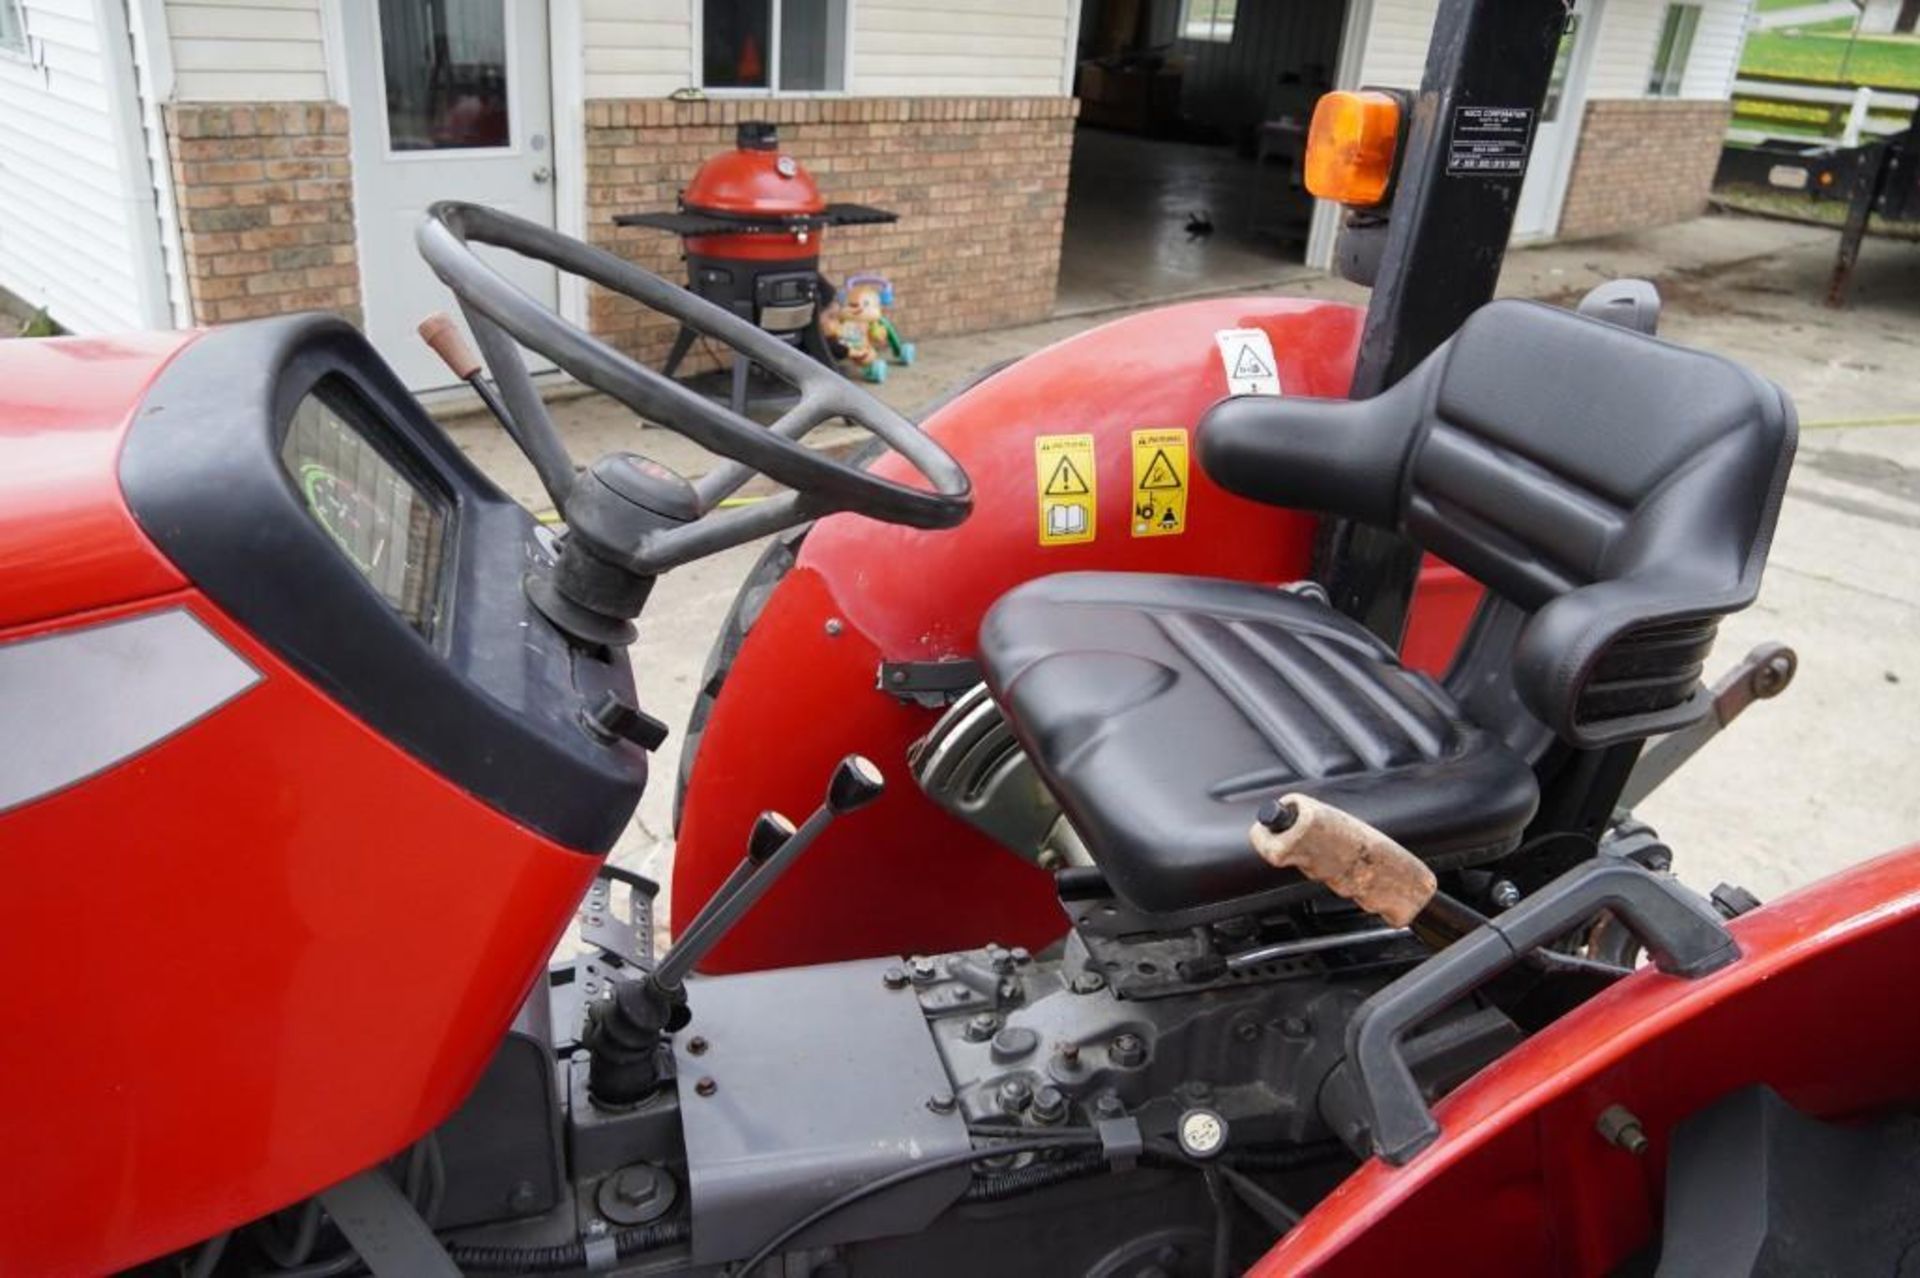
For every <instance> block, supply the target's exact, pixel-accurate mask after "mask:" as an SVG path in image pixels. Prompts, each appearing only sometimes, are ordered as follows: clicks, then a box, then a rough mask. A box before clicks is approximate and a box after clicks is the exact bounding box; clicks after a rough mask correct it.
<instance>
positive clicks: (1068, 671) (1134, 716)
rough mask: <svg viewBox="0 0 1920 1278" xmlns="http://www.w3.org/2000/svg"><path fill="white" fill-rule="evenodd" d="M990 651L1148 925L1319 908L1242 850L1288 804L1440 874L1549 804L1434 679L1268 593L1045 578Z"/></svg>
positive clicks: (985, 638)
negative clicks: (1288, 907) (1335, 815)
mask: <svg viewBox="0 0 1920 1278" xmlns="http://www.w3.org/2000/svg"><path fill="white" fill-rule="evenodd" d="M981 655H982V657H983V659H984V663H985V666H986V672H987V680H988V683H989V685H990V686H991V688H992V690H993V692H994V695H995V696H996V698H997V699H998V700H999V702H1000V705H1001V706H1002V708H1003V709H1004V710H1005V712H1006V714H1007V717H1008V719H1009V720H1010V722H1011V723H1012V724H1013V727H1014V730H1015V732H1016V734H1017V735H1018V736H1019V738H1020V740H1021V742H1022V744H1023V745H1024V746H1025V747H1026V749H1027V752H1028V754H1029V755H1030V756H1031V757H1032V759H1033V763H1034V766H1035V768H1036V769H1037V770H1038V771H1039V773H1040V775H1041V777H1042V778H1043V779H1044V780H1045V781H1046V782H1047V784H1048V786H1049V788H1051V790H1052V791H1053V793H1054V794H1055V796H1057V797H1058V799H1059V800H1060V803H1061V806H1062V807H1063V809H1064V810H1065V812H1066V814H1067V816H1068V817H1069V818H1070V819H1071V820H1072V822H1073V824H1074V827H1075V829H1076V830H1077V831H1078V832H1079V834H1080V836H1081V838H1082V839H1084V840H1085V841H1086V844H1087V847H1088V850H1089V851H1090V852H1091V853H1092V855H1093V857H1094V860H1095V862H1096V863H1097V864H1098V866H1099V867H1100V869H1101V871H1102V873H1103V874H1105V876H1106V878H1107V881H1108V883H1109V884H1110V885H1111V886H1112V888H1113V890H1114V892H1115V894H1116V895H1117V896H1119V898H1120V899H1121V900H1122V901H1124V902H1126V903H1127V904H1128V905H1131V906H1133V907H1134V908H1135V909H1138V910H1141V911H1145V912H1147V913H1150V914H1159V915H1179V914H1182V913H1188V912H1192V911H1196V910H1203V909H1204V910H1206V911H1207V912H1208V913H1209V914H1213V913H1216V912H1218V907H1222V906H1225V905H1228V904H1229V903H1232V904H1233V905H1236V906H1240V907H1250V908H1264V907H1265V906H1267V905H1268V904H1274V905H1277V904H1282V903H1284V902H1285V901H1287V900H1290V899H1295V898H1297V897H1300V896H1303V895H1306V894H1307V893H1308V891H1309V890H1310V889H1311V885H1309V884H1306V883H1305V882H1304V881H1302V880H1301V879H1300V878H1299V877H1298V876H1297V875H1295V874H1293V873H1292V872H1290V871H1287V872H1283V871H1277V870H1274V869H1272V868H1271V867H1269V866H1268V865H1266V864H1265V863H1264V862H1262V861H1261V860H1260V859H1259V857H1258V856H1256V855H1255V854H1254V852H1253V850H1252V847H1251V846H1250V844H1249V842H1248V838H1247V830H1248V827H1249V826H1250V825H1251V824H1252V821H1253V816H1254V813H1255V811H1256V810H1257V809H1258V808H1259V806H1260V804H1261V802H1262V801H1263V800H1265V799H1267V798H1269V797H1271V796H1274V795H1278V794H1284V793H1289V792H1301V793H1306V794H1311V795H1313V796H1314V797H1316V798H1319V799H1322V800H1325V801H1326V802H1328V803H1331V804H1334V805H1335V806H1337V807H1340V808H1344V809H1346V810H1347V811H1349V812H1351V813H1353V814H1354V815H1356V816H1358V817H1360V818H1362V819H1363V820H1366V821H1368V822H1370V823H1372V824H1373V825H1375V826H1376V827H1378V828H1379V829H1381V830H1383V831H1385V832H1386V833H1387V834H1389V835H1391V836H1393V837H1394V838H1395V839H1397V840H1399V841H1400V842H1401V843H1402V844H1404V845H1405V846H1406V847H1407V848H1408V849H1410V850H1411V851H1413V852H1414V853H1416V854H1417V855H1419V856H1420V857H1421V858H1422V859H1424V860H1426V861H1428V862H1429V863H1430V864H1433V865H1434V866H1436V867H1437V868H1446V867H1450V866H1459V865H1467V864H1471V863H1474V862H1476V861H1481V860H1487V859H1491V858H1493V857H1496V856H1499V855H1501V854H1503V853H1505V852H1507V851H1510V850H1511V849H1512V848H1513V847H1514V846H1516V845H1517V844H1518V842H1519V839H1520V834H1521V831H1522V829H1523V828H1524V827H1525V825H1526V823H1527V821H1528V820H1529V819H1530V818H1531V817H1532V815H1533V812H1534V809H1535V808H1536V807H1537V806H1538V803H1539V791H1538V787H1537V784H1536V782H1535V780H1534V776H1533V772H1532V770H1531V769H1530V768H1529V766H1528V764H1527V762H1526V761H1525V760H1524V759H1522V758H1521V757H1520V756H1518V755H1517V754H1515V753H1513V752H1512V751H1511V750H1509V749H1508V748H1507V747H1506V746H1505V745H1504V744H1503V743H1502V742H1501V741H1500V740H1499V739H1498V738H1497V737H1496V736H1494V735H1493V734H1492V733H1490V732H1487V731H1485V730H1483V729H1482V728H1480V727H1478V726H1476V725H1475V724H1473V723H1471V722H1469V721H1468V720H1467V719H1466V718H1465V717H1464V716H1463V714H1462V713H1461V711H1460V709H1459V707H1458V706H1456V705H1455V704H1454V702H1453V701H1452V699H1451V698H1450V697H1448V695H1447V694H1446V693H1445V692H1444V691H1442V690H1441V689H1440V687H1439V686H1438V685H1437V684H1435V683H1434V682H1433V680H1431V679H1429V678H1428V677H1427V676H1426V675H1424V674H1420V673H1418V672H1415V671H1410V670H1407V669H1406V668H1405V667H1403V666H1402V665H1400V663H1399V661H1398V660H1397V659H1396V658H1395V656H1394V654H1393V653H1392V652H1391V651H1390V650H1388V649H1387V648H1386V647H1385V646H1384V645H1383V644H1381V643H1380V641H1379V640H1378V639H1376V638H1374V636H1373V635H1372V634H1371V633H1369V632H1368V631H1367V630H1365V629H1364V628H1363V627H1361V626H1359V625H1358V624H1356V623H1354V622H1352V621H1350V620H1348V619H1347V618H1345V617H1343V616H1341V615H1340V614H1339V613H1336V612H1335V611H1333V610H1332V609H1331V608H1328V607H1326V606H1325V605H1322V604H1319V603H1317V602H1314V601H1312V600H1309V599H1306V598H1303V597H1301V596H1297V595H1292V594H1288V593H1285V592H1283V591H1279V590H1277V589H1274V588H1271V587H1265V586H1256V585H1249V584H1246V583H1242V582H1232V581H1219V580H1212V579H1206V578H1193V577H1174V576H1157V575H1149V574H1141V573H1066V574H1061V575H1059V576H1053V577H1043V578H1040V579H1038V580H1036V581H1032V582H1029V583H1027V584H1026V585H1023V586H1021V587H1019V588H1018V589H1016V590H1014V591H1012V592H1010V593H1009V594H1007V595H1006V596H1005V597H1003V598H1002V599H1001V600H1000V601H999V602H998V603H996V604H995V605H994V607H993V609H992V610H991V611H990V612H989V613H988V614H987V618H986V620H985V622H984V623H983V625H982V628H981ZM1256 898H1257V899H1256Z"/></svg>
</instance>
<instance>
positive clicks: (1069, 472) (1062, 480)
mask: <svg viewBox="0 0 1920 1278" xmlns="http://www.w3.org/2000/svg"><path fill="white" fill-rule="evenodd" d="M1089 491H1090V490H1089V489H1088V488H1087V481H1086V480H1085V479H1082V478H1081V477H1080V472H1079V471H1078V470H1077V469H1075V467H1074V464H1073V459H1072V458H1071V457H1062V458H1061V459H1060V464H1059V465H1058V466H1055V467H1054V468H1053V478H1052V479H1049V480H1048V481H1047V486H1046V489H1045V495H1046V496H1048V497H1085V496H1086V495H1087V493H1088V492H1089Z"/></svg>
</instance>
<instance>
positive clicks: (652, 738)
mask: <svg viewBox="0 0 1920 1278" xmlns="http://www.w3.org/2000/svg"><path fill="white" fill-rule="evenodd" d="M580 721H581V722H582V723H583V724H585V725H586V728H587V731H589V732H591V733H593V735H594V736H596V737H599V738H600V739H601V740H602V741H613V740H626V741H631V742H633V744H635V745H637V746H639V747H640V748H641V749H642V750H645V751H648V752H649V753H651V752H652V751H655V750H658V749H659V748H660V746H661V744H662V743H663V742H665V741H666V739H667V725H666V724H664V723H662V722H660V721H659V720H658V719H656V718H654V717H653V716H652V715H650V714H648V713H647V712H646V711H645V710H642V709H641V708H640V707H639V706H636V705H634V704H632V703H631V702H629V701H628V700H627V699H626V698H625V697H622V696H621V695H620V694H619V693H617V692H613V691H611V690H609V691H607V692H603V693H601V694H600V699H599V700H598V701H596V702H594V703H593V705H591V706H589V707H587V708H586V709H584V710H582V711H581V712H580Z"/></svg>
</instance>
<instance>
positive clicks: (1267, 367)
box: [1213, 328, 1280, 395]
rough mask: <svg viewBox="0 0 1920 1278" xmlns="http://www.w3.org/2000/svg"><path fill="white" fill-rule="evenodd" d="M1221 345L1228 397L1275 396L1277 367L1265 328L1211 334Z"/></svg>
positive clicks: (1277, 362) (1277, 390) (1229, 330)
mask: <svg viewBox="0 0 1920 1278" xmlns="http://www.w3.org/2000/svg"><path fill="white" fill-rule="evenodd" d="M1213 340H1214V341H1216V342H1218V343H1219V344H1220V366H1221V367H1222V368H1223V369H1225V370H1226V373H1227V394H1229V395H1278V394H1279V393H1280V364H1279V361H1277V360H1275V359H1274V358H1273V342H1272V341H1271V340H1270V339H1269V338H1268V337H1267V333H1266V330H1265V329H1260V328H1223V329H1221V330H1220V331H1219V332H1217V333H1215V334H1214V335H1213Z"/></svg>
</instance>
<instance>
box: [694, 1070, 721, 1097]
mask: <svg viewBox="0 0 1920 1278" xmlns="http://www.w3.org/2000/svg"><path fill="white" fill-rule="evenodd" d="M693 1090H694V1094H695V1095H697V1096H711V1095H713V1094H714V1093H715V1092H717V1091H719V1090H720V1084H718V1083H716V1082H714V1081H713V1077H712V1075H708V1076H707V1077H705V1078H702V1079H700V1080H699V1081H698V1082H696V1083H695V1084H694V1085H693Z"/></svg>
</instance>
